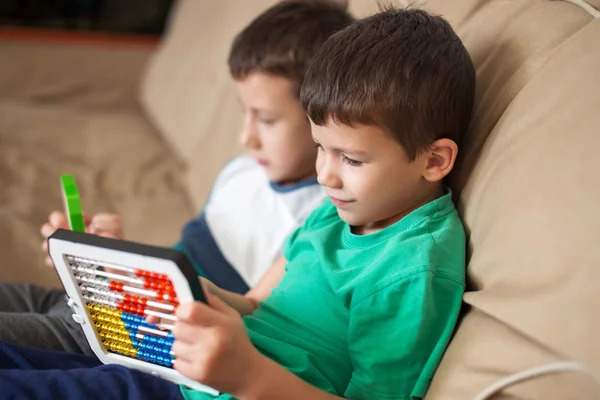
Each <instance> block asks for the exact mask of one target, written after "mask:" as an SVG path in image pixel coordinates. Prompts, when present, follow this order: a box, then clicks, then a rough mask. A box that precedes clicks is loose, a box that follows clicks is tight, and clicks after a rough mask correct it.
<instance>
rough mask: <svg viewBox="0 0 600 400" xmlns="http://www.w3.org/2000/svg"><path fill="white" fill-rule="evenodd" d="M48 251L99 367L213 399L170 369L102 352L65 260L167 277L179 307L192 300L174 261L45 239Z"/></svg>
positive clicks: (198, 385)
mask: <svg viewBox="0 0 600 400" xmlns="http://www.w3.org/2000/svg"><path fill="white" fill-rule="evenodd" d="M48 249H49V253H50V257H51V258H52V261H53V262H54V265H55V266H56V270H57V272H58V275H59V277H60V280H61V282H62V284H63V286H64V288H65V291H66V292H67V296H68V297H69V300H68V301H69V305H70V306H71V308H72V309H73V312H74V314H73V319H74V320H75V321H76V322H78V323H80V324H81V327H82V329H83V332H84V334H85V337H86V339H87V341H88V343H89V345H90V347H91V349H92V350H93V352H94V354H96V356H97V357H98V358H99V359H100V361H101V362H102V363H104V364H120V365H124V366H126V367H129V368H134V369H137V370H140V371H144V372H146V373H149V374H152V375H154V376H159V377H162V378H164V379H167V380H169V381H172V382H174V383H178V384H183V385H185V386H188V387H190V388H192V389H195V390H200V391H203V392H208V393H210V394H213V395H217V394H219V392H218V391H217V390H215V389H213V388H211V387H209V386H206V385H203V384H201V383H199V382H196V381H194V380H192V379H189V378H186V377H185V376H183V375H181V374H180V373H179V372H178V371H177V370H175V369H173V368H168V367H164V366H161V365H156V364H153V363H150V362H146V361H143V360H139V359H136V358H133V357H128V356H124V355H121V354H117V353H113V352H109V351H108V350H106V349H105V348H104V346H103V345H102V342H101V340H100V337H99V335H98V332H97V331H96V328H95V326H94V323H93V321H92V319H91V316H90V314H89V312H88V309H87V307H86V303H85V300H84V298H83V294H82V292H81V289H80V287H79V285H78V284H77V280H76V278H75V275H74V274H73V271H72V269H71V267H70V265H69V262H68V259H67V256H74V257H79V258H83V259H89V260H93V261H97V262H98V263H99V264H101V265H105V266H107V267H109V266H110V265H111V264H112V265H115V266H120V267H127V268H134V269H143V270H146V271H149V272H155V273H159V274H164V275H167V276H168V277H169V278H170V279H171V282H172V283H173V287H174V289H175V292H176V294H177V298H178V301H179V303H180V304H183V303H188V302H192V301H194V297H193V296H192V292H191V290H190V287H189V284H188V282H187V280H186V278H185V277H184V275H183V274H182V272H181V271H180V269H179V267H178V266H177V264H176V263H175V262H174V261H172V260H168V259H162V258H157V257H152V256H147V255H141V254H136V253H129V252H127V251H121V250H115V249H111V248H107V247H102V246H96V245H91V244H85V243H80V242H75V241H70V240H64V239H60V238H56V237H52V236H51V237H50V238H49V239H48Z"/></svg>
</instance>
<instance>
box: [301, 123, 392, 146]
mask: <svg viewBox="0 0 600 400" xmlns="http://www.w3.org/2000/svg"><path fill="white" fill-rule="evenodd" d="M310 124H311V131H312V135H313V139H314V140H315V141H316V142H318V143H321V144H326V145H328V146H331V147H335V148H338V149H353V151H354V152H355V153H362V152H367V151H368V150H369V149H372V148H374V147H377V146H378V145H383V146H387V145H389V144H390V143H389V140H390V138H389V136H388V135H387V134H385V132H384V131H383V130H382V129H381V128H379V127H377V126H374V125H362V124H354V125H352V126H350V125H345V124H340V123H337V122H335V121H333V120H332V119H329V120H328V121H327V123H326V124H325V125H316V124H315V123H314V122H312V121H311V122H310Z"/></svg>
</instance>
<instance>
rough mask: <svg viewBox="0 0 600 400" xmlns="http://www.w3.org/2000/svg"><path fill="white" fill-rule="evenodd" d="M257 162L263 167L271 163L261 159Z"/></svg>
mask: <svg viewBox="0 0 600 400" xmlns="http://www.w3.org/2000/svg"><path fill="white" fill-rule="evenodd" d="M256 162H257V163H258V165H260V166H261V167H266V166H267V165H269V163H268V162H267V161H265V160H260V159H258V158H257V159H256Z"/></svg>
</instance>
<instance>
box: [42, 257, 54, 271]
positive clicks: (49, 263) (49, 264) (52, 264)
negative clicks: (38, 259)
mask: <svg viewBox="0 0 600 400" xmlns="http://www.w3.org/2000/svg"><path fill="white" fill-rule="evenodd" d="M44 262H45V263H46V265H47V266H49V267H52V268H54V263H53V262H52V259H51V258H50V256H46V258H45V259H44Z"/></svg>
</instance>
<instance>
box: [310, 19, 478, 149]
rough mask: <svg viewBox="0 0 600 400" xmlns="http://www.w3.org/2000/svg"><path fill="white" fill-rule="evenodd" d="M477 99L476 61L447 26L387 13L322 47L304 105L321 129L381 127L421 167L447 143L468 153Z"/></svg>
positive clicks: (360, 23)
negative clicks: (431, 150)
mask: <svg viewBox="0 0 600 400" xmlns="http://www.w3.org/2000/svg"><path fill="white" fill-rule="evenodd" d="M474 92H475V69H474V67H473V63H472V61H471V58H470V57H469V54H468V52H467V50H466V49H465V47H464V46H463V44H462V42H461V40H460V39H459V38H458V36H457V35H456V34H455V33H454V31H453V30H452V28H451V27H450V25H449V24H448V23H447V22H446V21H445V20H444V19H443V18H441V17H437V16H432V15H430V14H428V13H427V12H425V11H422V10H417V9H407V10H398V9H386V10H384V11H382V12H380V13H378V14H375V15H373V16H371V17H368V18H365V19H362V20H359V21H357V22H355V23H353V24H352V25H350V26H349V27H347V28H345V29H344V30H342V31H340V32H338V33H336V34H335V35H333V36H332V37H331V38H330V39H329V40H328V41H327V42H326V43H325V44H324V45H323V46H322V47H321V49H320V50H319V52H318V53H317V55H315V57H314V59H313V62H312V63H311V65H310V67H309V69H308V71H307V73H306V76H305V78H304V84H303V86H302V89H301V94H300V99H301V101H302V105H303V107H304V109H305V111H306V112H307V114H308V117H309V118H310V119H311V120H312V121H313V123H315V124H317V125H324V124H326V123H327V122H328V121H329V120H330V119H331V120H333V121H335V122H337V123H342V124H345V125H352V124H353V123H358V124H364V125H376V126H379V127H381V128H382V129H384V130H385V131H386V132H387V133H388V134H390V135H391V136H392V137H393V138H394V139H395V140H397V141H398V142H399V143H400V144H401V145H402V146H403V147H404V149H405V150H406V152H407V154H408V157H409V159H410V160H414V159H415V158H416V157H417V155H418V154H419V153H420V152H421V151H423V150H426V149H427V148H428V147H429V146H430V145H431V144H432V143H433V142H434V141H435V140H437V139H440V138H449V139H452V140H454V141H455V142H456V143H457V144H458V145H460V141H461V138H462V136H463V135H464V134H465V132H466V130H467V128H468V125H469V121H470V119H471V112H472V108H473V98H474Z"/></svg>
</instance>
